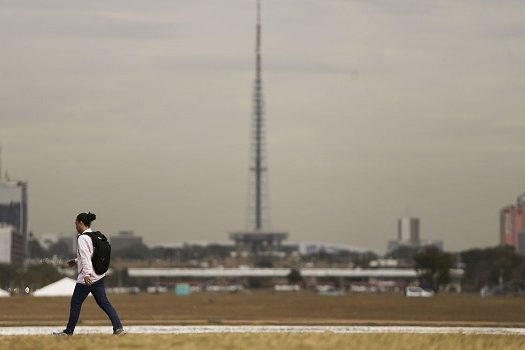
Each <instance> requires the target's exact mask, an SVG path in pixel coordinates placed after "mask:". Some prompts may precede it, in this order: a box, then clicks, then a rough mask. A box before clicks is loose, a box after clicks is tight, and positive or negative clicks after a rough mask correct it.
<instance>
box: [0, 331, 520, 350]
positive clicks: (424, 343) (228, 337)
mask: <svg viewBox="0 0 525 350" xmlns="http://www.w3.org/2000/svg"><path fill="white" fill-rule="evenodd" d="M0 349H14V350H16V349H28V350H29V349H31V350H33V349H41V350H58V349H68V350H75V349H79V350H80V349H82V350H83V349H86V350H87V349H105V350H109V349H155V350H168V349H170V350H171V349H185V350H195V349H214V350H221V349H250V350H258V349H261V350H262V349H264V350H267V349H301V350H308V349H330V350H333V349H370V350H375V349H378V350H379V349H380V350H384V349H391V350H411V349H417V350H420V349H425V350H434V349H462V350H469V349H473V350H474V349H476V350H477V349H525V337H521V336H510V335H490V336H489V335H461V334H451V335H443V334H441V335H438V334H428V335H426V334H327V333H323V334H246V333H244V334H194V335H188V334H184V335H168V334H162V335H139V334H128V335H126V336H124V337H113V336H111V335H77V336H73V337H64V338H54V337H53V336H4V337H0Z"/></svg>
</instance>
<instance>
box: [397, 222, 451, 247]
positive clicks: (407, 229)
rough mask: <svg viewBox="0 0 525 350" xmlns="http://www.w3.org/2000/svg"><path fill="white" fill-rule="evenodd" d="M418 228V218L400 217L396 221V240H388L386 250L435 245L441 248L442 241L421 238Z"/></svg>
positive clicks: (419, 225)
mask: <svg viewBox="0 0 525 350" xmlns="http://www.w3.org/2000/svg"><path fill="white" fill-rule="evenodd" d="M420 229H421V224H420V220H419V218H410V217H406V218H400V219H399V220H398V221H397V240H395V241H389V242H388V246H387V251H388V252H392V251H394V250H397V249H400V248H403V247H406V248H413V249H420V248H425V247H436V248H438V249H439V250H443V241H435V240H421V238H420Z"/></svg>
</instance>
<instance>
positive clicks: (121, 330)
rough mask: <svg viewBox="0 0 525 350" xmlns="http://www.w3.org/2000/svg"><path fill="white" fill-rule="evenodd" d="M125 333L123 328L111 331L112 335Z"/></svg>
mask: <svg viewBox="0 0 525 350" xmlns="http://www.w3.org/2000/svg"><path fill="white" fill-rule="evenodd" d="M126 333H127V332H126V331H125V330H124V328H117V329H115V330H114V331H113V335H125V334H126Z"/></svg>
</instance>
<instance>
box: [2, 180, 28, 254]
mask: <svg viewBox="0 0 525 350" xmlns="http://www.w3.org/2000/svg"><path fill="white" fill-rule="evenodd" d="M27 218H28V216H27V182H24V181H10V180H8V179H3V178H1V177H0V223H3V224H7V225H11V226H13V227H14V229H15V230H16V232H17V233H19V234H21V235H22V238H23V246H24V252H26V251H27V239H28V237H27V234H28V229H27Z"/></svg>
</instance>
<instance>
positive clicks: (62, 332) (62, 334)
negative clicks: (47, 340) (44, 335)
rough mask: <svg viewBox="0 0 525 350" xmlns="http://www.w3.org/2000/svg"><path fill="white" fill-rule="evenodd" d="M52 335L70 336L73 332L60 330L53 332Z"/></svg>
mask: <svg viewBox="0 0 525 350" xmlns="http://www.w3.org/2000/svg"><path fill="white" fill-rule="evenodd" d="M53 335H54V336H57V337H71V336H72V335H73V333H66V331H61V332H53Z"/></svg>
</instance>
